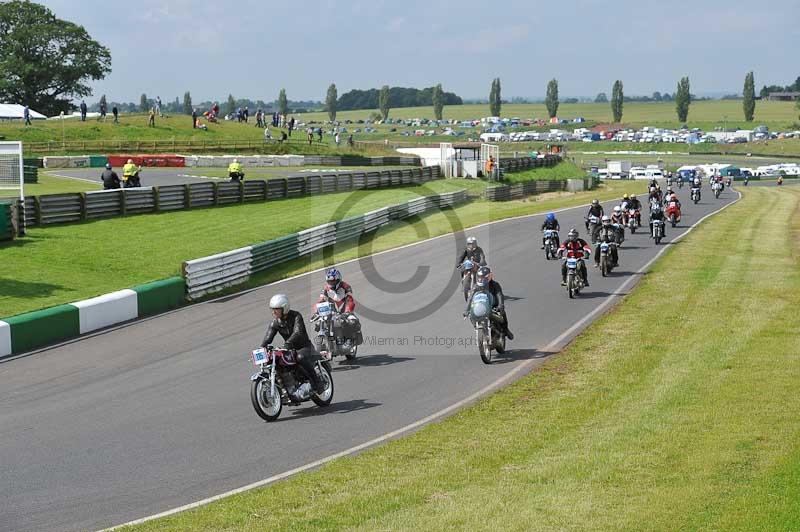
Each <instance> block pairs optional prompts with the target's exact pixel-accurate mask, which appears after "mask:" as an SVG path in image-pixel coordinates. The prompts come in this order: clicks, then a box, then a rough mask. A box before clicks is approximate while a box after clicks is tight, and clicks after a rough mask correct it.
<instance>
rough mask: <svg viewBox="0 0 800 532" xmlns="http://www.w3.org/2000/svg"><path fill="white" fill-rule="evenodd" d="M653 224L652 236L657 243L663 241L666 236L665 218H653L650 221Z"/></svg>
mask: <svg viewBox="0 0 800 532" xmlns="http://www.w3.org/2000/svg"><path fill="white" fill-rule="evenodd" d="M650 223H651V224H652V226H653V229H652V231H653V232H652V234H651V236H652V238H653V240H655V241H656V245H658V244H660V243H661V239H662V238H664V234H665V233H664V220H651V222H650Z"/></svg>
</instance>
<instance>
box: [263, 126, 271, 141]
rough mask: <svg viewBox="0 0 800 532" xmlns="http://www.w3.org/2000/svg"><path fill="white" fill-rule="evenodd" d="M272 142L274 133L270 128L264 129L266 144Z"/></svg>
mask: <svg viewBox="0 0 800 532" xmlns="http://www.w3.org/2000/svg"><path fill="white" fill-rule="evenodd" d="M271 140H272V133H271V132H270V130H269V126H267V127H265V128H264V142H269V141H271Z"/></svg>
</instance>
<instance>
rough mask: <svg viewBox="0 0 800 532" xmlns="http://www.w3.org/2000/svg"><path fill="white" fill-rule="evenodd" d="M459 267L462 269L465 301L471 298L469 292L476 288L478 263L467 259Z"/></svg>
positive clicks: (462, 286)
mask: <svg viewBox="0 0 800 532" xmlns="http://www.w3.org/2000/svg"><path fill="white" fill-rule="evenodd" d="M458 269H459V270H461V288H462V290H463V291H464V301H468V300H469V294H470V292H472V290H474V289H475V275H476V274H477V273H478V263H477V262H472V261H471V260H469V259H466V260H465V261H464V262H462V263H461V264H460V265H459V266H458Z"/></svg>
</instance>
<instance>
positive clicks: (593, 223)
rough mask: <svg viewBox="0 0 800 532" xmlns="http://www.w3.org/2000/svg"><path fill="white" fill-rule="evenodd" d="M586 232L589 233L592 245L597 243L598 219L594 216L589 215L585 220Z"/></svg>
mask: <svg viewBox="0 0 800 532" xmlns="http://www.w3.org/2000/svg"><path fill="white" fill-rule="evenodd" d="M586 230H587V231H588V232H589V237H590V238H591V240H592V244H594V243H595V242H597V233H599V232H600V218H598V217H597V216H595V215H594V214H590V215H589V216H588V217H587V218H586Z"/></svg>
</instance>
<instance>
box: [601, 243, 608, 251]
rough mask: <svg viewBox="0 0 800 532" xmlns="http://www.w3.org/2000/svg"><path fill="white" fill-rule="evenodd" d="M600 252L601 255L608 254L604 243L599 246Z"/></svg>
mask: <svg viewBox="0 0 800 532" xmlns="http://www.w3.org/2000/svg"><path fill="white" fill-rule="evenodd" d="M600 251H602V252H603V253H608V244H606V243H603V244H602V245H601V246H600Z"/></svg>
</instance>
